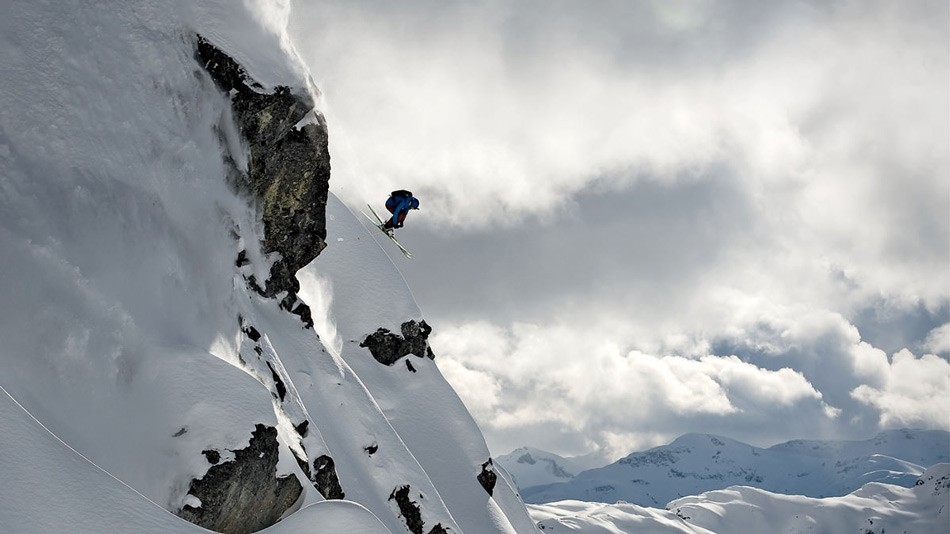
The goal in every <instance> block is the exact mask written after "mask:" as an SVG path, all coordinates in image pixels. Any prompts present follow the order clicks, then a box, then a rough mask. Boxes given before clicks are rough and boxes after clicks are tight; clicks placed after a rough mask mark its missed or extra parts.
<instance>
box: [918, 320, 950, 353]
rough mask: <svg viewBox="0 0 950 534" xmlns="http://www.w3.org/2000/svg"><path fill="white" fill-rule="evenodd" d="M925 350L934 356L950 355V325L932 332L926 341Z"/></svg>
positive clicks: (939, 327)
mask: <svg viewBox="0 0 950 534" xmlns="http://www.w3.org/2000/svg"><path fill="white" fill-rule="evenodd" d="M923 348H924V350H927V351H930V352H931V353H933V354H945V355H946V354H950V323H947V324H944V325H942V326H938V327H937V328H934V329H933V330H931V331H930V333H928V334H927V338H926V339H925V340H924V343H923Z"/></svg>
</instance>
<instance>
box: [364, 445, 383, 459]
mask: <svg viewBox="0 0 950 534" xmlns="http://www.w3.org/2000/svg"><path fill="white" fill-rule="evenodd" d="M363 450H364V451H366V452H367V454H369V455H370V456H372V455H374V454H376V451H378V450H379V445H378V444H376V443H373V444H372V445H370V446H368V447H363Z"/></svg>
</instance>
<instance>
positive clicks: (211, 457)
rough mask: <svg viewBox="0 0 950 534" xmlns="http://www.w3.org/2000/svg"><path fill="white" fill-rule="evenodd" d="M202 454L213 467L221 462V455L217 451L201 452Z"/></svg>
mask: <svg viewBox="0 0 950 534" xmlns="http://www.w3.org/2000/svg"><path fill="white" fill-rule="evenodd" d="M201 454H204V455H205V458H207V459H208V463H210V464H211V465H215V464H217V463H218V462H220V461H221V453H220V452H218V451H216V450H213V449H209V450H205V451H201Z"/></svg>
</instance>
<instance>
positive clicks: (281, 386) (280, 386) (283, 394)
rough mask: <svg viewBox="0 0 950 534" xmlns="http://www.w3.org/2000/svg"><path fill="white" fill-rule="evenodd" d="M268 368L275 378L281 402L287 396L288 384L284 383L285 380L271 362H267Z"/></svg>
mask: <svg viewBox="0 0 950 534" xmlns="http://www.w3.org/2000/svg"><path fill="white" fill-rule="evenodd" d="M267 368H268V369H270V374H271V378H272V379H273V380H274V387H275V388H276V389H277V396H278V398H280V402H284V398H285V397H286V396H287V386H285V385H284V381H283V380H281V379H280V375H279V374H277V371H276V370H274V366H273V365H271V363H270V362H267Z"/></svg>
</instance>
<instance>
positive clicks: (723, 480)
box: [521, 430, 950, 506]
mask: <svg viewBox="0 0 950 534" xmlns="http://www.w3.org/2000/svg"><path fill="white" fill-rule="evenodd" d="M948 454H950V433H947V432H945V431H939V430H934V431H921V430H892V431H885V432H882V433H880V434H879V435H877V436H876V437H874V438H873V439H869V440H864V441H802V440H799V441H790V442H787V443H783V444H780V445H775V446H773V447H770V448H767V449H762V448H758V447H753V446H751V445H748V444H745V443H742V442H739V441H735V440H731V439H728V438H724V437H721V436H711V435H707V434H687V435H685V436H682V437H680V438H677V439H676V440H675V441H673V442H672V443H670V444H669V445H663V446H660V447H655V448H653V449H650V450H648V451H644V452H637V453H633V454H630V455H629V456H626V457H625V458H621V459H620V460H618V461H617V462H615V463H613V464H610V465H608V466H605V467H602V468H597V469H591V470H589V471H585V472H583V473H580V474H579V475H577V476H576V477H575V478H573V479H572V480H570V481H568V482H565V483H562V484H553V485H547V486H535V487H526V488H523V489H522V490H521V493H522V497H523V498H524V499H525V501H526V502H531V503H545V502H552V501H560V500H567V499H573V500H582V501H594V502H614V501H618V500H622V501H627V502H632V503H637V504H640V505H644V506H662V505H664V504H666V503H667V502H669V501H670V500H672V499H676V498H678V497H683V496H686V495H695V494H698V493H701V492H704V491H710V490H714V489H720V488H725V487H727V486H732V485H737V484H741V485H747V486H753V487H757V488H762V489H765V490H768V491H772V492H776V493H785V494H799V495H807V496H810V497H825V496H837V495H845V494H847V493H849V492H851V491H854V490H855V489H857V488H859V487H861V486H862V485H864V484H865V483H868V482H886V483H891V484H897V485H901V486H911V485H913V484H914V483H915V482H916V480H917V477H918V476H920V474H921V473H922V472H923V470H924V469H925V468H926V467H927V466H930V465H933V464H936V463H941V462H947V461H950V458H948Z"/></svg>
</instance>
